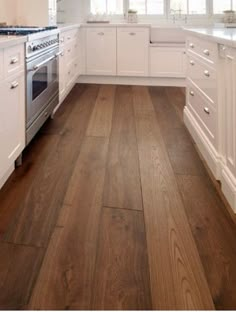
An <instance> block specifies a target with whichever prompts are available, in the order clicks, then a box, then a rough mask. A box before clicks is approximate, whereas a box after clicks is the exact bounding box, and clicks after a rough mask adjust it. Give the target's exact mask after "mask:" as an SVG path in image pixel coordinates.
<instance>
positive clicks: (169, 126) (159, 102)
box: [149, 88, 206, 175]
mask: <svg viewBox="0 0 236 312" xmlns="http://www.w3.org/2000/svg"><path fill="white" fill-rule="evenodd" d="M170 89H171V88H170ZM149 90H150V95H151V99H152V103H153V106H154V108H155V111H156V117H157V122H158V124H159V126H160V130H161V134H162V136H163V139H164V141H165V144H166V148H167V151H168V155H169V159H170V162H171V165H172V167H173V170H174V172H175V173H176V174H190V175H204V174H206V171H205V168H204V166H203V164H202V162H201V160H200V158H199V156H198V153H197V151H196V149H195V147H194V144H193V142H192V140H191V138H190V135H189V133H188V132H187V131H186V128H185V126H184V124H183V122H182V121H181V120H180V119H179V117H178V115H177V113H176V111H175V109H174V107H173V106H172V105H171V103H170V101H169V99H168V97H167V95H166V92H165V88H150V89H149ZM174 90H175V89H174V88H173V90H172V92H171V91H169V89H168V92H169V93H170V94H172V93H174ZM175 92H177V91H175ZM178 92H180V91H179V90H178ZM174 94H175V93H174ZM176 98H177V99H178V96H175V97H174V95H172V97H171V100H172V101H175V99H176ZM181 98H182V96H181Z"/></svg>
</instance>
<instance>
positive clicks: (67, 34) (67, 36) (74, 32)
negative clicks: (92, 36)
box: [64, 28, 79, 44]
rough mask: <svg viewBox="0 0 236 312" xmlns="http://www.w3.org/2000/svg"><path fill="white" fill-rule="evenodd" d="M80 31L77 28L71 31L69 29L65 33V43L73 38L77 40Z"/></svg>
mask: <svg viewBox="0 0 236 312" xmlns="http://www.w3.org/2000/svg"><path fill="white" fill-rule="evenodd" d="M78 32H79V30H78V29H77V28H76V29H73V30H70V31H67V32H65V33H64V40H65V43H66V44H67V43H69V42H71V41H73V40H77V39H78V38H77V36H78Z"/></svg>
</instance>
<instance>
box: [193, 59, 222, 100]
mask: <svg viewBox="0 0 236 312" xmlns="http://www.w3.org/2000/svg"><path fill="white" fill-rule="evenodd" d="M187 60H188V66H187V77H188V78H189V79H191V80H192V81H193V82H194V83H195V84H196V85H197V87H198V88H199V89H200V90H201V91H202V92H203V93H204V94H205V96H206V97H207V98H208V100H209V101H211V102H212V105H216V103H217V73H216V71H215V70H214V69H212V68H211V67H209V66H207V65H205V64H204V63H202V62H200V61H199V60H197V59H195V58H193V57H190V56H189V55H188V57H187Z"/></svg>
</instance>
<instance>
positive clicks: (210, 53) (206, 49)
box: [187, 37, 218, 64]
mask: <svg viewBox="0 0 236 312" xmlns="http://www.w3.org/2000/svg"><path fill="white" fill-rule="evenodd" d="M187 50H188V51H190V52H192V53H195V54H197V55H198V56H200V57H202V58H204V59H205V60H206V61H208V62H209V63H211V64H214V63H216V60H217V57H218V49H217V45H216V44H214V43H210V42H207V41H205V40H199V39H198V38H194V37H188V39H187Z"/></svg>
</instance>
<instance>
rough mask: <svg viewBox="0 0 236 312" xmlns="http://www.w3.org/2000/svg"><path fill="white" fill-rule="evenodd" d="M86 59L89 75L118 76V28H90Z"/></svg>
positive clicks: (87, 38)
mask: <svg viewBox="0 0 236 312" xmlns="http://www.w3.org/2000/svg"><path fill="white" fill-rule="evenodd" d="M86 57H87V74H88V75H107V76H113V75H116V28H115V27H107V28H97V27H96V28H88V29H87V36H86Z"/></svg>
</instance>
